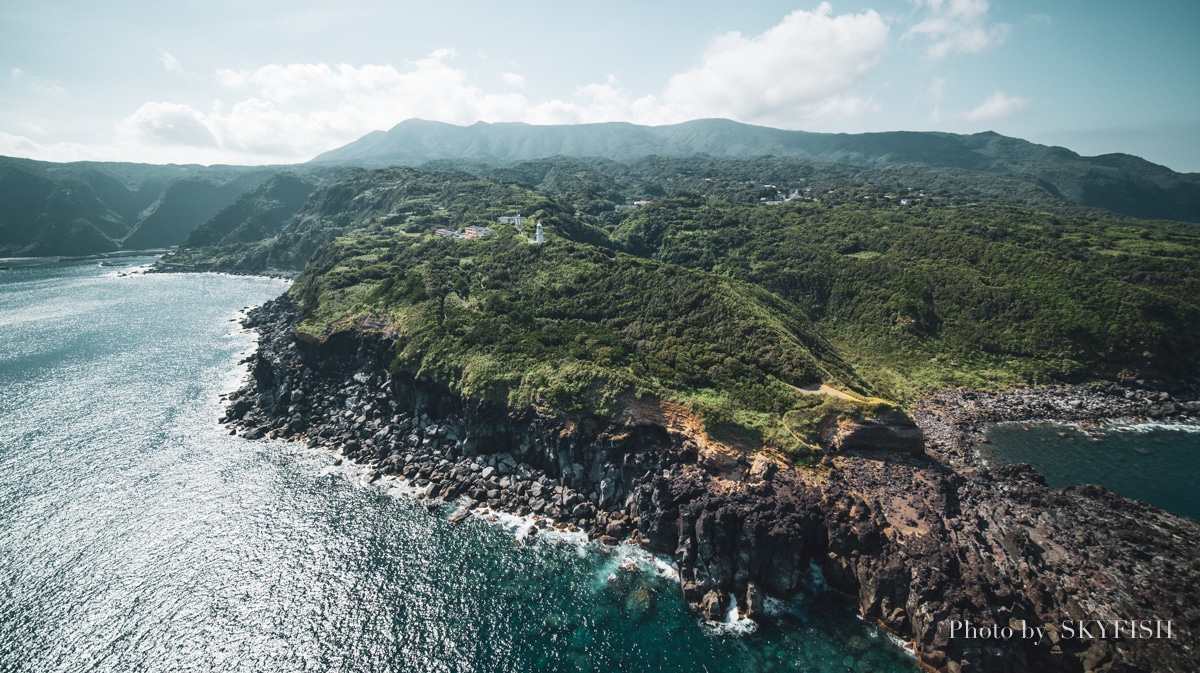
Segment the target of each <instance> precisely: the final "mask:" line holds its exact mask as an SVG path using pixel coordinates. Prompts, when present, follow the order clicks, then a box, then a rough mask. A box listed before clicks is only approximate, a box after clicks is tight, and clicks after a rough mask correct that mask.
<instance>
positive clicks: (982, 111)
mask: <svg viewBox="0 0 1200 673" xmlns="http://www.w3.org/2000/svg"><path fill="white" fill-rule="evenodd" d="M1028 104H1029V101H1027V100H1025V99H1024V98H1017V97H1015V96H1005V95H1004V94H1003V93H1000V92H999V91H997V92H995V93H993V94H992V95H990V96H988V97H987V98H986V99H984V101H983V102H982V103H980V104H979V105H978V106H976V107H975V109H973V110H971V111H970V112H967V113H966V114H964V115H963V118H964V119H967V120H969V121H975V122H986V121H996V120H999V119H1005V118H1008V117H1011V116H1013V115H1015V114H1017V113H1018V112H1022V111H1024V110H1025V108H1026V106H1027V105H1028Z"/></svg>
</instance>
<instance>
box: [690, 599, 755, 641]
mask: <svg viewBox="0 0 1200 673" xmlns="http://www.w3.org/2000/svg"><path fill="white" fill-rule="evenodd" d="M702 623H703V625H704V629H705V630H706V631H708V632H709V633H711V634H713V635H720V636H748V635H750V634H751V633H754V632H755V631H757V630H758V622H756V621H754V620H753V619H750V618H749V617H742V616H741V615H740V614H739V613H738V607H737V601H736V600H734V599H733V597H732V596H730V598H729V611H728V612H726V613H725V619H724V620H723V621H719V622H710V621H707V620H702Z"/></svg>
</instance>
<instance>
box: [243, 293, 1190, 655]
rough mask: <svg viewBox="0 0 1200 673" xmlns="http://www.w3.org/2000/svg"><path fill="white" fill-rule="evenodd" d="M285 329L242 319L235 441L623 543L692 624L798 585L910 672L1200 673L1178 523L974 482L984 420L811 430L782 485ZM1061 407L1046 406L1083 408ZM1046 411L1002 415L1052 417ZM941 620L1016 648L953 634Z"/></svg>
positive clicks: (642, 407) (363, 347)
mask: <svg viewBox="0 0 1200 673" xmlns="http://www.w3.org/2000/svg"><path fill="white" fill-rule="evenodd" d="M296 319H297V315H296V311H295V308H294V306H292V305H291V304H290V303H289V301H288V300H287V299H281V300H277V301H276V302H274V303H272V304H269V305H268V306H267V307H265V308H264V309H260V310H258V311H256V312H254V313H253V314H252V317H251V319H250V321H249V324H251V325H252V326H254V327H257V328H258V330H259V331H260V333H261V334H262V341H261V343H260V347H259V351H258V353H257V354H256V355H255V356H254V357H253V361H252V362H253V364H252V378H251V380H250V381H249V382H248V384H247V386H246V387H245V388H243V389H242V390H241V391H239V392H238V393H235V394H234V395H233V396H231V398H230V400H229V402H230V404H229V408H228V418H229V420H230V421H231V422H234V423H235V424H236V425H238V426H239V427H241V428H242V432H243V434H244V435H245V436H247V437H251V436H254V435H256V434H257V435H261V434H263V433H273V434H274V435H276V436H287V437H293V436H295V437H304V438H307V439H308V441H309V443H310V444H312V445H314V446H328V447H330V448H334V449H339V450H341V451H342V453H344V454H345V455H346V456H348V457H350V458H353V459H354V460H356V461H359V462H361V463H364V464H369V465H371V466H373V467H374V469H376V470H378V471H379V472H383V473H392V474H401V475H404V476H405V477H407V478H408V479H410V480H413V481H414V482H415V483H416V484H417V485H419V486H422V487H424V489H425V491H424V492H425V494H426V495H427V496H428V497H431V498H443V499H447V500H450V499H455V498H458V497H460V496H465V497H467V498H468V499H470V500H472V501H474V502H475V503H479V504H487V505H488V506H490V507H493V508H497V509H505V510H509V511H513V512H517V513H521V514H532V515H534V516H536V517H539V525H542V526H543V527H544V526H545V525H550V524H551V523H552V522H559V523H557V524H553V525H564V526H578V527H580V528H582V529H584V530H586V531H588V532H589V533H590V534H591V535H593V536H594V537H597V538H599V539H601V540H602V541H604V542H615V541H616V540H617V539H619V538H624V537H626V536H630V535H632V536H633V537H634V539H638V540H641V541H642V542H643V544H645V545H646V546H648V547H650V548H652V549H655V550H659V551H663V552H666V553H669V554H674V558H675V561H676V564H677V566H678V568H679V572H680V585H681V589H682V592H683V595H684V597H685V598H686V599H687V600H688V601H689V602H691V603H692V604H694V605H695V606H696V607H697V608H698V609H699V610H700V611H701V612H702V613H703V614H704V615H705V616H706V617H707V618H709V619H722V618H723V617H724V615H725V614H726V613H727V612H728V610H729V608H730V602H731V601H736V602H737V606H738V608H739V610H740V611H741V612H742V613H743V614H748V615H750V616H753V617H757V616H759V615H761V612H762V597H763V595H777V596H787V595H789V594H792V593H794V592H795V591H797V589H798V588H799V587H800V584H801V582H802V580H803V579H804V577H805V576H806V574H807V573H809V572H811V568H813V567H816V568H819V569H820V571H821V572H822V573H823V574H824V576H825V579H826V581H827V583H828V584H829V585H830V586H831V587H833V588H835V589H837V590H839V591H841V592H843V593H845V594H846V595H847V596H848V597H850V599H851V600H854V601H855V602H856V603H857V605H858V607H859V609H860V611H861V612H862V614H863V616H864V617H865V618H868V619H873V620H876V621H878V622H879V623H880V624H881V625H883V626H885V627H886V628H888V629H890V630H892V631H893V632H895V633H897V634H899V635H901V636H903V637H905V638H908V639H910V640H911V641H913V643H914V646H915V648H916V649H917V651H918V654H919V660H920V662H921V663H922V665H923V666H925V667H927V668H928V669H930V670H937V671H1014V672H1016V671H1191V670H1200V652H1197V651H1196V650H1195V649H1194V644H1195V642H1196V637H1195V634H1196V633H1197V632H1198V631H1197V630H1198V629H1200V553H1197V552H1196V551H1195V544H1196V540H1198V539H1200V524H1198V523H1197V522H1196V521H1193V520H1191V519H1188V518H1185V517H1180V516H1177V515H1173V514H1170V513H1167V512H1164V511H1162V510H1160V509H1158V508H1155V507H1153V506H1150V505H1146V504H1143V503H1139V502H1136V501H1133V500H1130V499H1128V498H1125V497H1122V496H1119V495H1116V494H1113V493H1111V492H1109V491H1107V490H1105V489H1102V488H1099V487H1095V486H1088V487H1073V488H1067V489H1051V488H1049V487H1047V486H1046V484H1045V482H1044V481H1043V480H1042V478H1041V477H1040V475H1038V474H1037V473H1036V472H1034V471H1033V470H1032V469H1031V468H1029V467H1028V466H1015V467H1008V468H1001V469H995V470H988V469H985V468H983V467H981V466H979V465H978V464H976V463H975V462H973V461H972V460H970V454H969V450H968V447H967V445H966V444H965V443H964V442H965V441H966V438H968V437H969V434H970V432H971V431H972V429H971V426H970V425H969V422H968V423H966V424H964V422H960V420H959V419H960V416H956V415H955V414H956V413H957V412H958V411H962V410H964V409H965V410H966V411H967V412H970V413H963V414H962V415H961V418H967V419H969V420H971V421H973V420H974V419H976V417H977V416H978V417H979V418H985V416H984V414H985V411H984V410H986V409H987V406H986V402H982V403H980V404H979V405H977V406H972V405H973V404H974V401H975V400H974V398H972V399H966V398H963V399H964V400H965V401H966V402H970V403H971V404H966V403H964V405H963V406H962V407H959V406H954V407H951V406H949V404H948V403H947V402H945V400H942V401H941V402H939V404H941V406H937V404H934V405H931V406H927V407H925V408H923V409H921V410H919V412H918V413H917V414H916V418H917V421H918V423H919V427H918V425H917V424H913V423H912V421H911V420H908V419H907V418H906V417H903V415H898V416H895V417H887V418H882V417H881V418H879V419H876V421H875V423H874V425H872V424H870V423H865V424H864V423H860V424H856V425H853V426H851V425H846V426H844V427H843V426H837V427H833V428H831V433H830V442H831V446H835V447H836V449H837V450H836V452H832V453H831V455H830V456H828V457H826V458H825V459H823V460H822V462H821V463H820V464H819V465H817V466H816V467H815V468H814V469H795V468H792V467H790V466H788V465H783V464H779V463H776V462H773V461H771V460H770V459H768V458H767V457H766V456H754V457H747V456H739V455H737V454H736V452H733V453H732V454H731V453H730V452H728V451H724V452H722V451H719V450H717V449H716V448H714V447H713V446H710V445H707V444H706V443H705V441H704V439H703V437H702V436H698V435H697V434H696V432H695V428H694V427H691V426H690V425H689V424H690V423H691V421H690V420H689V418H688V417H687V415H686V413H684V410H682V409H681V408H677V407H673V406H671V405H666V404H653V403H639V404H637V405H633V406H631V408H630V409H629V410H628V411H627V413H626V414H624V415H622V416H620V417H618V418H616V419H607V418H599V417H586V418H576V419H556V418H549V417H545V416H540V415H537V414H534V413H532V412H528V413H525V414H523V415H519V416H513V415H510V414H509V413H507V412H506V411H505V410H503V409H497V408H495V407H491V406H488V405H486V404H483V403H480V402H478V401H472V400H464V399H462V398H461V397H459V396H456V395H453V394H451V393H450V392H449V391H448V390H446V389H445V388H443V387H440V386H438V385H435V384H433V383H431V382H427V381H420V380H414V379H413V378H412V377H409V376H404V375H399V374H396V375H393V374H390V373H389V372H388V371H387V370H386V365H387V363H388V362H390V352H389V343H388V341H387V339H386V338H384V337H382V336H380V335H378V334H372V333H370V332H365V331H348V332H345V333H342V334H339V335H337V336H335V337H333V338H331V339H330V340H328V341H326V342H324V343H312V342H298V341H297V340H296V339H295V338H294V336H293V333H292V328H293V326H294V324H295V321H296ZM1070 394H1071V395H1075V397H1072V398H1070V399H1069V400H1067V401H1065V402H1063V404H1062V408H1065V409H1068V410H1075V411H1077V412H1078V413H1092V411H1094V409H1095V405H1093V404H1092V403H1090V402H1088V401H1087V400H1088V399H1091V397H1088V396H1086V395H1084V396H1082V397H1080V395H1079V393H1078V391H1076V390H1074V389H1072V390H1071V391H1070ZM958 395H960V396H961V395H962V394H958ZM1095 395H1103V396H1106V397H1112V398H1113V399H1121V400H1126V399H1133V398H1126V397H1125V396H1124V392H1109V391H1107V389H1106V391H1105V392H1103V393H1095ZM1093 396H1094V395H1093ZM1035 397H1036V396H1035ZM1134 397H1137V398H1138V399H1141V396H1137V395H1135V396H1134ZM1152 397H1153V398H1154V399H1153V400H1149V402H1152V403H1153V405H1154V406H1155V407H1156V408H1161V406H1162V405H1163V404H1164V402H1165V401H1164V400H1161V399H1158V398H1159V395H1158V394H1155V395H1153V396H1152ZM953 399H954V400H958V399H959V398H953ZM1047 399H1049V400H1051V401H1046V400H1037V399H1034V398H1030V401H1029V402H1028V404H1025V405H1024V406H1023V407H1019V408H1030V407H1032V406H1035V405H1042V404H1049V405H1050V406H1052V407H1053V408H1054V409H1056V410H1057V409H1058V406H1056V405H1057V404H1058V403H1057V402H1056V401H1054V400H1056V399H1057V397H1055V396H1054V395H1051V396H1050V397H1049V398H1047ZM1075 399H1080V400H1081V401H1080V404H1079V405H1072V404H1071V401H1072V400H1075ZM1171 403H1172V404H1175V405H1176V406H1177V407H1178V408H1180V409H1183V410H1185V411H1183V412H1177V413H1186V410H1188V409H1189V407H1188V406H1187V405H1188V404H1192V403H1189V402H1184V401H1181V400H1174V401H1171ZM955 404H957V402H955ZM1023 404H1024V403H1023ZM1003 408H1007V409H1011V408H1018V407H1013V406H1012V405H1008V406H1005V407H1003ZM972 414H976V415H972ZM922 433H924V436H925V437H926V438H927V441H926V442H925V447H926V450H927V451H928V455H927V454H926V453H925V452H923V451H922V450H920V448H919V447H920V444H919V441H920V440H919V438H920V437H921V436H922ZM1079 620H1104V621H1108V622H1109V623H1110V624H1111V620H1162V621H1164V622H1165V621H1166V620H1170V621H1171V625H1172V626H1171V628H1172V633H1173V637H1172V638H1169V639H1167V638H1163V639H1154V638H1130V637H1128V629H1126V634H1125V635H1126V637H1123V638H1112V637H1111V636H1112V633H1111V626H1110V631H1109V633H1108V635H1109V636H1110V637H1107V638H1080V637H1078V634H1077V633H1075V634H1072V633H1070V632H1068V631H1066V630H1065V629H1064V622H1067V623H1069V624H1077V623H1078V621H1079ZM956 621H957V622H958V623H963V622H968V621H969V622H970V623H971V625H973V626H975V627H976V628H983V627H1000V628H1003V627H1010V628H1013V629H1014V631H1015V633H1016V634H1017V635H1016V637H1013V638H1010V639H1005V638H997V637H980V636H978V635H974V636H972V635H971V634H969V633H964V630H963V629H961V627H960V630H959V631H955V630H954V623H955V622H956ZM1022 627H1025V628H1026V629H1028V630H1029V631H1030V632H1033V630H1034V629H1035V628H1038V627H1040V628H1044V629H1046V631H1047V635H1046V636H1045V637H1044V638H1041V639H1037V638H1033V637H1021V636H1020V633H1021V628H1022ZM1091 631H1092V632H1093V634H1096V633H1097V631H1096V629H1095V628H1092V629H1091Z"/></svg>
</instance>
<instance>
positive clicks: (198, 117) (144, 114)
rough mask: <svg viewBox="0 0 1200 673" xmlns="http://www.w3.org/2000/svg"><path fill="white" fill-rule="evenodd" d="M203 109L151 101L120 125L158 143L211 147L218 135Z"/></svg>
mask: <svg viewBox="0 0 1200 673" xmlns="http://www.w3.org/2000/svg"><path fill="white" fill-rule="evenodd" d="M209 124H210V121H209V119H208V118H207V117H206V116H205V115H204V114H203V113H201V112H198V111H196V110H194V109H192V108H191V107H190V106H187V105H180V104H178V103H160V102H157V101H151V102H149V103H145V104H143V105H142V106H141V107H140V108H138V109H137V112H134V113H133V114H132V115H130V116H129V117H127V118H125V119H124V120H123V121H122V122H121V124H120V127H119V128H120V131H121V132H122V133H123V134H125V135H127V136H131V137H134V138H137V139H139V140H141V141H144V142H148V143H150V144H155V145H188V146H193V147H211V146H216V145H217V137H216V135H215V134H214V133H213V131H212V129H211V128H210V126H209Z"/></svg>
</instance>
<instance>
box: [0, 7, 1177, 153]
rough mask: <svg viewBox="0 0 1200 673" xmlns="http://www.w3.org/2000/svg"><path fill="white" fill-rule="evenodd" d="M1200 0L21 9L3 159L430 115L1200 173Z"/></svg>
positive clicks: (8, 67) (5, 19)
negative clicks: (959, 145) (995, 150)
mask: <svg viewBox="0 0 1200 673" xmlns="http://www.w3.org/2000/svg"><path fill="white" fill-rule="evenodd" d="M1198 28H1200V3H1196V2H1192V1H1184V2H1164V1H1161V0H1146V1H1143V2H1138V3H1133V2H1128V1H1124V2H1114V1H1109V0H1086V1H1084V0H1041V1H1038V0H1008V1H1006V0H990V1H989V0H888V1H885V0H862V1H860V0H838V1H836V2H833V1H830V2H796V1H795V0H793V1H791V2H784V1H777V0H763V1H755V2H741V3H735V2H710V1H707V0H688V1H687V2H682V1H677V0H666V1H663V2H655V3H653V4H648V3H644V2H632V1H630V2H625V1H618V2H604V1H601V0H595V1H593V2H590V3H564V2H561V0H560V1H557V2H550V1H540V0H515V1H511V2H506V3H500V2H495V1H491V2H485V1H481V0H474V1H472V0H442V1H441V2H438V3H430V2H420V3H417V2H407V1H405V0H398V1H397V0H392V1H390V2H370V1H366V0H342V1H341V2H338V3H336V4H335V3H327V2H312V1H309V0H294V1H291V2H275V1H271V0H172V2H162V0H154V1H153V2H135V1H130V2H121V1H117V2H103V3H98V2H95V1H94V0H90V1H83V2H77V1H65V0H40V1H39V2H15V1H10V2H6V3H3V4H2V5H0V35H3V39H2V40H0V155H8V156H20V157H29V158H35V159H43V160H48V161H75V160H103V161H137V162H148V163H201V164H212V163H229V164H278V163H297V162H303V161H307V160H308V159H311V158H312V157H314V156H315V155H317V154H319V153H321V152H323V151H326V150H329V149H333V148H335V147H339V146H341V145H344V144H346V143H348V142H350V141H353V140H355V139H357V138H359V137H361V136H363V135H364V134H366V133H368V132H370V131H373V130H387V129H389V128H391V127H392V126H394V125H395V124H397V123H399V122H401V121H403V120H405V119H409V118H413V117H417V118H423V119H432V120H438V121H444V122H450V123H453V124H462V125H465V124H472V123H475V122H477V121H487V122H502V121H521V122H527V123H530V124H575V123H592V122H606V121H628V122H633V123H638V124H651V125H659V124H672V123H678V122H682V121H686V120H689V119H697V118H707V117H724V118H729V119H735V120H738V121H742V122H746V123H751V124H758V125H762V126H772V127H776V128H785V129H799V130H807V131H821V132H837V133H861V132H868V131H895V130H915V131H948V132H953V133H977V132H981V131H989V130H990V131H996V132H998V133H1002V134H1005V135H1009V136H1015V137H1020V138H1025V139H1027V140H1031V141H1034V142H1039V143H1044V144H1050V145H1062V146H1064V147H1067V148H1070V149H1072V150H1075V151H1077V152H1079V153H1081V154H1084V155H1096V154H1104V153H1109V152H1125V153H1129V154H1135V155H1138V156H1141V157H1144V158H1146V159H1149V160H1151V161H1154V162H1156V163H1161V164H1164V165H1166V166H1169V167H1171V168H1173V169H1175V170H1178V171H1184V172H1200V76H1197V74H1196V72H1195V71H1196V69H1197V67H1198V66H1200V39H1197V38H1196V36H1195V32H1196V30H1197V29H1198Z"/></svg>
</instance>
